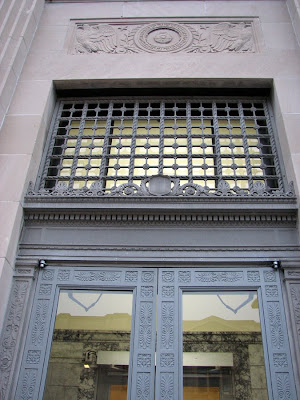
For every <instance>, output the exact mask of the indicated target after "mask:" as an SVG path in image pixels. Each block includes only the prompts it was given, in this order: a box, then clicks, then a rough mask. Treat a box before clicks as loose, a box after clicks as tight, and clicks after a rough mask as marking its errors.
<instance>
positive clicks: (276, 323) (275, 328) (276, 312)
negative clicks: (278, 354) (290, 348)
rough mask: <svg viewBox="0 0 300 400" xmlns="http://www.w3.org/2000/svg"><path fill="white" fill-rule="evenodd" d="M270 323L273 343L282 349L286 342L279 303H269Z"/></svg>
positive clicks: (275, 346)
mask: <svg viewBox="0 0 300 400" xmlns="http://www.w3.org/2000/svg"><path fill="white" fill-rule="evenodd" d="M268 315H269V325H270V330H271V338H272V345H273V347H274V348H276V349H281V348H282V347H283V343H284V336H283V330H282V321H281V314H280V308H279V304H278V303H275V302H270V303H268Z"/></svg>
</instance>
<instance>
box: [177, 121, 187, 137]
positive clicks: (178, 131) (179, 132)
mask: <svg viewBox="0 0 300 400" xmlns="http://www.w3.org/2000/svg"><path fill="white" fill-rule="evenodd" d="M177 122H178V121H177ZM176 134H177V135H186V134H187V130H186V128H177V129H176Z"/></svg>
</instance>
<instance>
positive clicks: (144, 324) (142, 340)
mask: <svg viewBox="0 0 300 400" xmlns="http://www.w3.org/2000/svg"><path fill="white" fill-rule="evenodd" d="M152 315H153V305H152V303H146V302H142V303H141V309H140V326H139V347H140V348H141V349H149V348H150V347H151V338H152Z"/></svg>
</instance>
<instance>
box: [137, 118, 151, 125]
mask: <svg viewBox="0 0 300 400" xmlns="http://www.w3.org/2000/svg"><path fill="white" fill-rule="evenodd" d="M154 122H155V121H154ZM147 124H148V121H147V120H146V119H139V120H138V121H137V126H138V127H139V126H143V127H144V126H146V125H147ZM151 125H152V121H151Z"/></svg>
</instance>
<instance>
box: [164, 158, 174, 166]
mask: <svg viewBox="0 0 300 400" xmlns="http://www.w3.org/2000/svg"><path fill="white" fill-rule="evenodd" d="M163 164H164V167H167V166H168V167H170V166H171V165H173V164H174V158H164V161H163Z"/></svg>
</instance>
